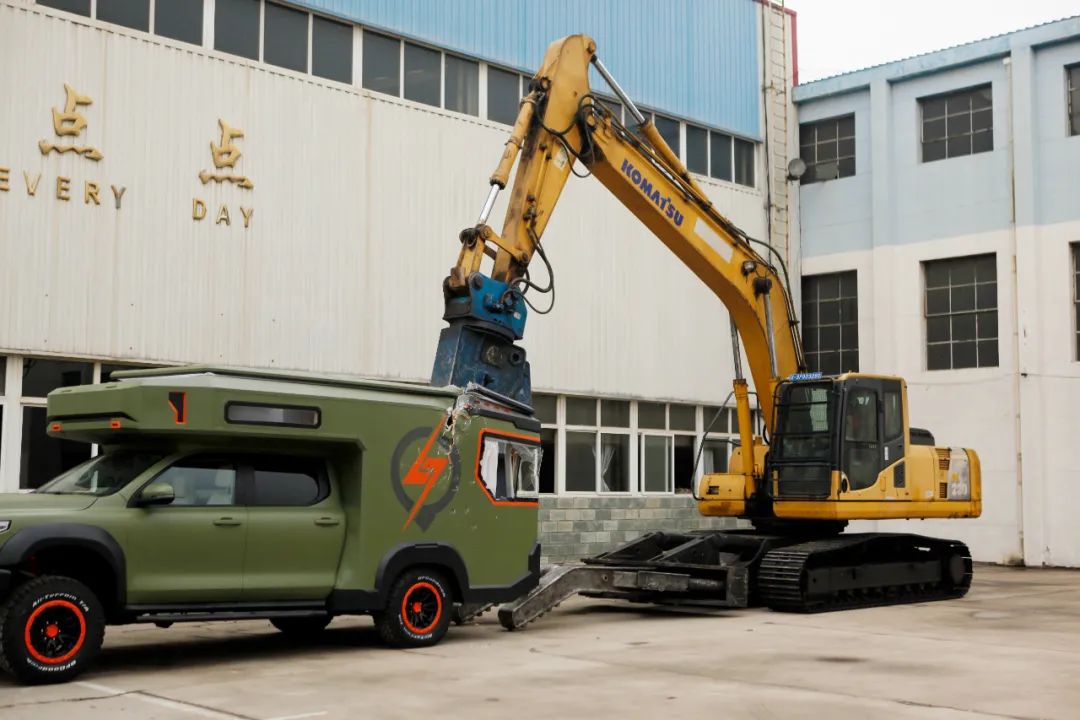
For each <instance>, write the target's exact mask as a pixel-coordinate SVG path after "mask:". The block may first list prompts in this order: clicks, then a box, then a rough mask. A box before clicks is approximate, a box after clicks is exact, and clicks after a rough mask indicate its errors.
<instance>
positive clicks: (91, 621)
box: [0, 575, 105, 684]
mask: <svg viewBox="0 0 1080 720" xmlns="http://www.w3.org/2000/svg"><path fill="white" fill-rule="evenodd" d="M104 637H105V613H104V611H103V610H102V608H101V603H100V602H99V601H98V599H97V597H96V596H95V595H94V593H93V592H91V590H90V589H89V588H88V587H86V586H85V585H83V584H82V583H81V582H78V581H77V580H72V579H71V578H66V577H59V576H54V575H45V576H42V577H39V578H35V579H33V580H30V581H29V582H26V583H24V584H22V585H19V586H18V587H16V588H15V589H14V590H13V591H12V592H11V595H10V596H8V599H7V601H6V602H5V603H4V604H3V606H0V667H2V668H3V669H4V670H5V671H7V672H9V673H11V674H12V675H14V676H15V678H16V679H17V680H19V681H20V682H23V683H27V684H39V683H54V682H65V681H67V680H70V679H71V678H73V677H75V676H76V675H78V674H79V673H81V672H82V671H83V670H85V669H86V667H87V666H88V665H89V664H90V663H91V662H92V661H93V659H94V658H95V657H96V656H97V654H98V651H100V650H101V641H102V639H103V638H104Z"/></svg>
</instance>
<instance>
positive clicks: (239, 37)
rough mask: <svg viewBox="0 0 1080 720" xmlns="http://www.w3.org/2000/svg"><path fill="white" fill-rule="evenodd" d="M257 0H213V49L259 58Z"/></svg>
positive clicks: (254, 58) (258, 8)
mask: <svg viewBox="0 0 1080 720" xmlns="http://www.w3.org/2000/svg"><path fill="white" fill-rule="evenodd" d="M259 10H260V2H259V0H215V2H214V49H215V50H221V51H222V52H227V53H232V54H233V55H239V56H240V57H246V58H249V59H251V60H258V59H259Z"/></svg>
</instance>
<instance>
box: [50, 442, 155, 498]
mask: <svg viewBox="0 0 1080 720" xmlns="http://www.w3.org/2000/svg"><path fill="white" fill-rule="evenodd" d="M163 457H165V456H164V455H163V454H161V453H152V452H145V451H130V450H120V451H116V452H111V453H106V454H105V455H98V456H97V457H96V458H91V459H90V460H87V461H86V462H84V463H83V464H81V465H77V466H75V467H73V468H72V469H70V470H68V471H67V472H65V473H63V474H62V475H58V476H57V477H55V478H53V479H52V480H50V481H49V482H47V483H45V484H44V485H42V486H41V487H40V488H38V489H37V490H35V491H34V492H39V493H51V494H54V495H96V496H99V497H100V496H102V495H109V494H112V493H114V492H116V491H117V490H119V489H120V488H122V487H124V486H125V485H127V484H128V483H129V482H131V481H132V480H133V479H135V477H136V476H138V475H139V474H141V473H142V472H143V471H144V470H146V469H147V468H148V467H150V466H151V465H153V464H154V463H156V462H157V461H158V460H160V459H161V458H163Z"/></svg>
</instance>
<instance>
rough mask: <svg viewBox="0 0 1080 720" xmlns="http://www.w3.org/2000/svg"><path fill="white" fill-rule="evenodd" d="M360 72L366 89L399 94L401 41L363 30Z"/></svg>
mask: <svg viewBox="0 0 1080 720" xmlns="http://www.w3.org/2000/svg"><path fill="white" fill-rule="evenodd" d="M362 74H363V78H362V82H363V85H364V87H365V88H367V89H368V90H374V91H375V92H381V93H386V94H387V95H400V94H401V92H400V89H401V41H400V40H395V39H394V38H390V37H386V36H385V35H376V34H375V33H371V32H367V31H366V30H365V31H364V50H363V70H362Z"/></svg>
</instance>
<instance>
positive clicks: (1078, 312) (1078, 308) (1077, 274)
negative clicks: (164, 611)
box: [0, 243, 1080, 394]
mask: <svg viewBox="0 0 1080 720" xmlns="http://www.w3.org/2000/svg"><path fill="white" fill-rule="evenodd" d="M1072 261H1073V266H1072V270H1073V272H1072V276H1073V316H1074V318H1075V320H1074V323H1075V324H1074V325H1073V332H1074V336H1075V340H1076V359H1077V360H1080V243H1073V244H1072ZM3 367H4V366H3V365H2V364H0V371H3ZM3 392H4V386H3V384H0V394H3Z"/></svg>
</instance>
